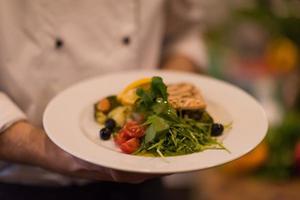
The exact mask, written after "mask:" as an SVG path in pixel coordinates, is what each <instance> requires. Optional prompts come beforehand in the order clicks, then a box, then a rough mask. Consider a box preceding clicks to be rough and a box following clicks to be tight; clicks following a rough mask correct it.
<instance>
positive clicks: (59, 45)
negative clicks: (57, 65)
mask: <svg viewBox="0 0 300 200" xmlns="http://www.w3.org/2000/svg"><path fill="white" fill-rule="evenodd" d="M63 46H64V41H62V39H60V38H56V40H55V48H56V49H61V48H62V47H63Z"/></svg>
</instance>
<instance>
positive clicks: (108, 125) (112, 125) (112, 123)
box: [104, 118, 116, 130]
mask: <svg viewBox="0 0 300 200" xmlns="http://www.w3.org/2000/svg"><path fill="white" fill-rule="evenodd" d="M104 125H105V127H106V128H108V129H110V130H113V129H114V128H115V127H116V121H115V120H113V119H111V118H109V119H107V120H106V121H105V123H104Z"/></svg>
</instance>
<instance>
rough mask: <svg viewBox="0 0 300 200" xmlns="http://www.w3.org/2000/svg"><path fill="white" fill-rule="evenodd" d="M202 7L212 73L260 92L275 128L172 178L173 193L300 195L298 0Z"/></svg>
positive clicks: (196, 196) (214, 199)
mask: <svg viewBox="0 0 300 200" xmlns="http://www.w3.org/2000/svg"><path fill="white" fill-rule="evenodd" d="M203 10H204V13H203V14H204V16H205V17H204V20H203V31H204V37H205V41H206V44H207V49H208V56H209V67H208V71H209V74H210V75H211V76H214V77H218V78H220V79H223V80H226V81H229V82H231V83H234V84H236V85H238V86H239V87H241V88H242V89H244V90H246V91H247V92H249V93H250V94H252V95H253V96H254V97H256V99H257V100H258V101H260V103H261V104H262V105H263V107H264V109H265V111H266V113H267V116H268V119H269V123H270V128H269V131H268V134H267V137H266V138H265V140H264V141H263V142H262V143H261V144H260V145H259V146H258V147H257V148H256V149H254V150H253V151H252V152H250V153H249V154H247V155H246V156H244V157H242V158H240V159H238V160H236V161H234V162H232V163H230V164H226V165H224V166H221V167H218V168H215V169H210V170H205V171H201V172H197V173H189V174H183V175H179V176H170V177H168V178H166V180H165V183H166V185H167V187H168V190H169V192H168V194H167V195H168V199H171V198H172V199H191V200H202V199H204V200H219V199H222V200H227V199H228V200H235V199H241V198H243V200H248V199H249V200H250V199H251V200H252V199H256V200H259V199H262V200H265V199H267V200H269V199H271V200H273V199H274V200H277V199H280V200H282V199H283V200H284V199H288V200H294V199H295V200H296V199H300V192H299V189H300V73H299V70H300V62H299V56H300V53H299V52H300V1H299V0H248V1H243V0H223V1H218V0H210V1H203ZM243 114H247V113H243ZM241 134H242V133H241Z"/></svg>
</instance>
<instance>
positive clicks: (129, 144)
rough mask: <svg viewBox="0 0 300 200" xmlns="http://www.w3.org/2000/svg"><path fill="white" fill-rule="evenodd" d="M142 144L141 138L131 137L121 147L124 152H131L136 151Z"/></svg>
mask: <svg viewBox="0 0 300 200" xmlns="http://www.w3.org/2000/svg"><path fill="white" fill-rule="evenodd" d="M139 146H140V140H139V139H138V138H131V139H129V140H127V141H126V142H124V143H123V144H121V145H120V149H121V150H122V151H123V152H124V153H128V154H131V153H133V152H135V151H136V150H137V149H138V148H139Z"/></svg>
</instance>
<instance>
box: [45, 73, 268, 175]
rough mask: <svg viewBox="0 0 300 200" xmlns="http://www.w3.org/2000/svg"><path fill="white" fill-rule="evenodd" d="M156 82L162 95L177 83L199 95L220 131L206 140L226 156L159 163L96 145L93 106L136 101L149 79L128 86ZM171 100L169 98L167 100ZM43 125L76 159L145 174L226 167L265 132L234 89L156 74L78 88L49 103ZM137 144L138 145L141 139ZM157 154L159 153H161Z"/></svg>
mask: <svg viewBox="0 0 300 200" xmlns="http://www.w3.org/2000/svg"><path fill="white" fill-rule="evenodd" d="M155 76H159V77H162V78H163V81H164V82H165V83H167V89H168V88H169V89H170V86H171V85H173V84H181V83H188V84H191V85H193V86H194V87H195V88H196V89H197V90H198V91H199V92H200V89H201V92H200V94H201V93H202V94H203V97H204V99H205V101H204V103H205V111H206V112H207V113H208V114H209V115H210V116H211V117H212V118H213V119H214V123H220V124H222V125H224V131H223V133H222V135H221V136H217V137H211V138H212V139H216V141H217V142H219V143H220V142H222V143H220V144H222V145H223V146H224V147H226V149H228V150H229V151H230V153H228V152H227V151H225V150H219V149H217V150H215V149H213V148H212V149H207V150H205V151H201V152H195V153H188V154H184V155H180V156H168V155H167V154H166V155H164V156H166V157H164V158H163V159H162V158H161V157H160V156H159V155H158V154H157V153H156V155H157V156H152V155H151V156H146V155H145V154H143V155H145V156H140V155H141V153H140V154H138V155H132V154H126V153H123V152H122V151H121V149H120V147H119V146H118V145H116V144H115V142H114V135H115V134H112V135H110V139H108V140H102V139H99V133H98V132H99V129H100V128H101V127H100V126H102V127H104V125H99V123H98V122H96V121H95V117H94V114H95V112H94V104H95V103H96V102H97V101H99V100H100V99H102V98H104V97H108V96H109V95H111V94H116V96H117V100H118V101H121V100H122V102H123V103H130V102H132V101H134V100H135V98H136V95H135V94H136V93H135V92H134V91H135V90H136V87H137V86H139V85H144V86H146V87H145V89H146V90H147V85H148V87H149V79H148V80H147V79H146V80H144V83H142V84H141V83H136V82H135V83H133V84H129V83H131V82H132V81H133V80H136V79H137V78H139V77H155ZM112 80H113V84H111V85H109V86H108V84H107V83H110V82H112ZM150 80H151V78H150ZM128 84H129V86H128V87H126V88H125V89H124V87H125V86H126V85H128ZM144 86H143V87H144ZM188 90H189V91H191V89H188ZM120 91H121V92H120ZM123 92H124V93H123ZM121 93H123V94H122V95H121V96H123V97H126V98H121V99H119V98H120V94H121ZM170 97H171V96H170V95H169V96H168V98H170ZM199 98H200V97H199ZM126 100H127V101H128V102H126ZM124 101H125V102H124ZM126 105H127V104H126ZM129 107H130V106H129ZM108 113H109V112H107V113H106V114H105V115H106V116H107V115H108ZM176 113H177V112H176ZM179 116H180V115H179ZM115 121H116V122H117V120H115ZM104 122H105V121H104ZM230 122H232V123H233V125H232V127H231V128H230V129H227V128H226V125H228V124H230ZM108 123H111V122H108ZM43 124H44V128H45V131H46V133H47V135H48V136H49V138H50V139H51V140H52V141H53V142H54V143H55V144H56V145H58V146H59V147H60V148H62V149H63V150H64V151H66V152H68V153H70V154H72V155H73V156H75V157H77V158H80V159H83V160H85V161H88V162H91V163H94V164H97V165H100V166H103V167H107V168H112V169H117V170H122V171H130V172H137V173H149V174H169V173H179V172H189V171H194V170H201V169H206V168H209V167H214V166H217V165H220V164H224V163H226V162H230V161H232V160H234V159H237V158H239V157H241V156H242V155H245V154H246V153H247V152H249V151H251V150H252V149H253V148H255V147H256V146H257V145H258V144H259V143H260V142H261V141H262V139H263V138H264V137H265V135H266V131H267V128H268V121H267V118H266V115H265V113H264V110H263V109H262V107H261V106H260V105H259V103H258V102H257V101H256V100H255V99H254V98H253V97H251V96H250V95H248V94H247V93H246V92H244V91H243V90H241V89H239V88H238V87H236V86H234V85H231V84H229V83H226V82H224V81H220V80H217V79H214V78H210V77H206V76H202V75H199V74H191V73H183V72H171V71H160V70H135V71H127V72H124V71H122V72H119V73H117V72H114V73H111V74H104V75H101V76H98V77H94V78H91V79H87V80H85V81H82V82H79V83H77V84H75V85H73V86H71V87H70V88H68V89H66V90H64V91H62V92H61V93H60V94H58V95H57V96H56V97H54V98H53V99H52V100H51V102H50V103H49V104H48V105H47V108H46V110H45V113H44V118H43ZM108 126H109V125H108ZM148 126H149V125H147V126H146V128H147V127H148ZM162 135H163V134H162ZM139 140H140V144H142V140H143V139H142V138H141V139H139ZM140 147H141V146H140ZM153 150H154V149H153ZM160 152H162V153H164V152H163V150H162V149H160ZM173 155H174V154H173Z"/></svg>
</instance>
